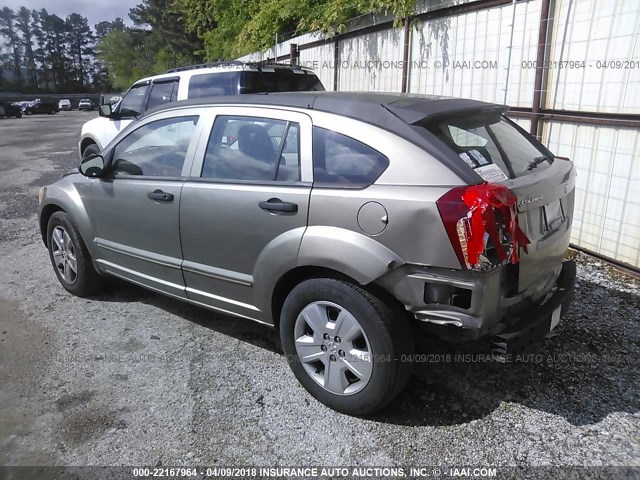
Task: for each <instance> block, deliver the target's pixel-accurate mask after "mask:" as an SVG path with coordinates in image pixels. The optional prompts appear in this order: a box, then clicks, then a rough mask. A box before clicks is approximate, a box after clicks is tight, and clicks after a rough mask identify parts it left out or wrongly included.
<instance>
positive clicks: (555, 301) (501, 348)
mask: <svg viewBox="0 0 640 480" xmlns="http://www.w3.org/2000/svg"><path fill="white" fill-rule="evenodd" d="M575 283H576V264H575V262H573V261H567V262H564V263H563V264H562V271H561V273H560V276H559V277H558V281H557V283H556V289H555V291H554V292H553V293H551V295H550V296H549V298H547V299H546V300H545V301H544V303H542V304H540V305H539V307H538V308H537V309H535V310H533V311H532V312H531V313H529V314H527V315H524V316H522V317H520V318H519V319H518V321H517V322H516V323H515V324H513V325H511V326H509V327H507V328H506V329H505V331H503V332H502V333H500V334H499V335H497V336H496V337H495V339H494V349H493V353H494V354H495V355H496V356H497V359H498V360H499V361H502V362H505V361H507V359H508V358H509V356H510V355H515V354H518V353H520V352H522V351H524V350H525V349H526V348H527V347H528V346H530V345H532V344H534V343H537V342H539V341H541V340H543V339H544V338H545V337H546V336H547V335H548V334H549V332H551V330H553V329H554V328H555V327H556V325H557V324H558V321H559V320H560V317H561V316H562V315H564V313H565V312H566V311H567V309H568V308H569V305H570V303H571V300H572V299H573V292H574V287H575Z"/></svg>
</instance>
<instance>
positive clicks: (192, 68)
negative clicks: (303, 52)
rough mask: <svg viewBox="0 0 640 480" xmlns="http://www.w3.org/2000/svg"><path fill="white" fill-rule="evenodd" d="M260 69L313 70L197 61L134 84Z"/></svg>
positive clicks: (281, 65) (298, 67)
mask: <svg viewBox="0 0 640 480" xmlns="http://www.w3.org/2000/svg"><path fill="white" fill-rule="evenodd" d="M243 70H248V71H260V70H265V71H269V70H298V71H300V70H302V71H305V72H307V73H313V74H314V75H315V72H314V71H313V70H311V69H310V68H305V67H302V66H299V65H293V64H288V63H267V62H241V61H228V62H213V63H198V64H196V65H187V66H184V67H176V68H170V69H169V70H167V71H166V72H165V73H161V74H159V75H153V76H150V77H145V78H141V79H139V80H137V81H136V82H135V83H134V85H137V84H140V83H146V82H150V81H152V80H161V79H166V78H175V77H176V76H179V75H180V74H185V75H189V76H191V75H200V74H205V73H222V72H232V71H237V72H239V71H243Z"/></svg>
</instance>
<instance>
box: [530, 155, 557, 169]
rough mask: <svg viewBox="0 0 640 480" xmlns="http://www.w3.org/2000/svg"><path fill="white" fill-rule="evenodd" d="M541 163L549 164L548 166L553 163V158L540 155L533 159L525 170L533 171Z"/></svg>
mask: <svg viewBox="0 0 640 480" xmlns="http://www.w3.org/2000/svg"><path fill="white" fill-rule="evenodd" d="M542 162H549V165H551V164H552V163H553V157H549V156H547V155H540V156H539V157H536V158H534V159H533V160H532V161H531V163H530V164H529V165H528V166H527V170H533V169H534V168H537V167H538V165H540V164H541V163H542Z"/></svg>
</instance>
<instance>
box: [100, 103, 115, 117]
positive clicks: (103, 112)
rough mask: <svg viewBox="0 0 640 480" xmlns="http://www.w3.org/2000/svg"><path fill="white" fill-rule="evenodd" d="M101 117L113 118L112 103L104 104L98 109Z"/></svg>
mask: <svg viewBox="0 0 640 480" xmlns="http://www.w3.org/2000/svg"><path fill="white" fill-rule="evenodd" d="M98 110H99V113H100V116H101V117H111V116H112V115H113V110H111V104H110V103H104V104H102V105H100V108H99V109H98Z"/></svg>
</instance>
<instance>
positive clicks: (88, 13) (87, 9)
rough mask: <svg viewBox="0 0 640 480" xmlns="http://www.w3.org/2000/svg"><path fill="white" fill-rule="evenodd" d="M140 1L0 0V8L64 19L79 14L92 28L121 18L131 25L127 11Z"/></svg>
mask: <svg viewBox="0 0 640 480" xmlns="http://www.w3.org/2000/svg"><path fill="white" fill-rule="evenodd" d="M139 3H142V1H141V0H0V8H2V7H9V8H11V9H13V11H17V10H20V7H27V8H29V9H31V10H34V9H35V10H40V9H42V8H46V9H47V12H49V13H55V14H56V15H58V16H59V17H62V18H65V17H66V16H67V15H69V14H70V13H79V14H80V15H83V16H85V17H87V19H88V20H89V25H91V26H92V27H93V26H95V24H96V23H98V22H101V21H103V20H113V19H114V18H116V17H122V18H123V19H124V20H125V23H127V24H128V25H131V21H130V20H129V9H130V8H132V7H135V6H136V5H138V4H139Z"/></svg>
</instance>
